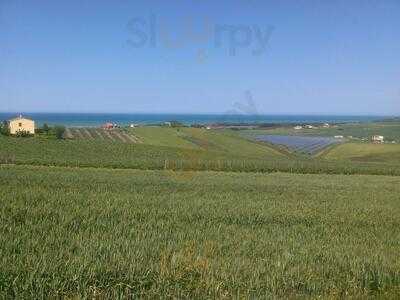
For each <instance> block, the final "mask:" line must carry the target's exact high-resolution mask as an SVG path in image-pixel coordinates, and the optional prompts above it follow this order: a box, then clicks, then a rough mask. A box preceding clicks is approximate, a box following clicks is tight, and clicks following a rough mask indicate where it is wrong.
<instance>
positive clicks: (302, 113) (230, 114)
mask: <svg viewBox="0 0 400 300" xmlns="http://www.w3.org/2000/svg"><path fill="white" fill-rule="evenodd" d="M0 114H77V115H84V114H89V115H101V114H103V115H112V114H118V115H135V114H137V115H216V116H223V115H228V116H353V117H355V116H357V117H358V116H363V117H364V116H365V117H399V116H400V113H398V114H386V113H362V112H360V113H337V112H336V113H326V112H301V113H294V112H282V113H258V114H246V113H232V112H229V113H228V112H95V111H93V112H74V111H72V112H66V111H20V112H16V111H0Z"/></svg>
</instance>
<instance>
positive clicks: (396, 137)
mask: <svg viewBox="0 0 400 300" xmlns="http://www.w3.org/2000/svg"><path fill="white" fill-rule="evenodd" d="M293 126H294V125H293ZM293 126H286V127H278V128H273V129H264V130H259V129H256V130H242V131H240V135H242V136H244V137H247V138H254V137H255V136H257V135H300V136H322V137H334V136H336V135H343V136H344V137H347V138H348V137H350V136H351V137H352V138H354V139H358V140H361V139H367V140H370V139H371V137H372V136H373V135H383V136H384V137H385V139H386V140H387V141H396V142H398V143H400V123H399V122H371V123H349V124H338V125H336V126H332V127H330V128H315V129H305V128H304V129H301V130H295V129H293Z"/></svg>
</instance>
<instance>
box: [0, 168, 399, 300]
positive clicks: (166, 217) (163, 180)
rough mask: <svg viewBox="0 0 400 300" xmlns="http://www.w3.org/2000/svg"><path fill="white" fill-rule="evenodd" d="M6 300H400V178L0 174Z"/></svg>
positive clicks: (1, 292) (0, 259)
mask: <svg viewBox="0 0 400 300" xmlns="http://www.w3.org/2000/svg"><path fill="white" fill-rule="evenodd" d="M0 185H1V189H0V201H1V205H0V218H1V219H0V243H1V245H2V246H1V248H0V252H1V253H0V254H1V255H0V274H1V276H0V298H48V297H53V298H54V297H69V298H78V297H85V298H93V297H95V298H116V297H146V298H159V297H167V298H216V297H217V298H233V297H238V298H252V297H256V298H260V297H261V298H265V297H267V298H271V297H280V298H296V297H311V298H316V297H322V298H343V297H355V298H365V297H368V296H371V297H372V296H374V297H383V298H385V297H386V298H392V299H394V298H397V297H398V296H399V294H400V260H399V259H398V258H399V256H398V255H399V252H400V242H399V241H400V221H399V220H400V206H399V196H398V195H399V194H400V177H387V176H343V175H295V174H283V173H274V174H269V175H268V174H256V173H229V172H224V173H220V172H171V171H139V170H136V171H134V170H105V169H69V168H55V167H52V168H49V167H23V166H7V167H6V166H2V167H0Z"/></svg>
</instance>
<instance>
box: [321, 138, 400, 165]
mask: <svg viewBox="0 0 400 300" xmlns="http://www.w3.org/2000/svg"><path fill="white" fill-rule="evenodd" d="M323 157H324V158H325V159H332V160H350V161H356V162H376V163H394V164H397V165H399V164H400V145H398V144H395V145H391V144H383V145H381V144H364V143H362V144H360V143H346V144H342V145H339V146H336V147H333V148H332V149H330V150H329V151H328V152H326V153H325V154H324V155H323Z"/></svg>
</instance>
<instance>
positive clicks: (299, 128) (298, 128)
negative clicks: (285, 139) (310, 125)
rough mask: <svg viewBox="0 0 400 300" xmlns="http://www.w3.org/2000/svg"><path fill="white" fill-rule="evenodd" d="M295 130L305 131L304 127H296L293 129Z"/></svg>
mask: <svg viewBox="0 0 400 300" xmlns="http://www.w3.org/2000/svg"><path fill="white" fill-rule="evenodd" d="M293 129H294V130H301V129H303V127H302V126H295V127H293Z"/></svg>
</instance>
